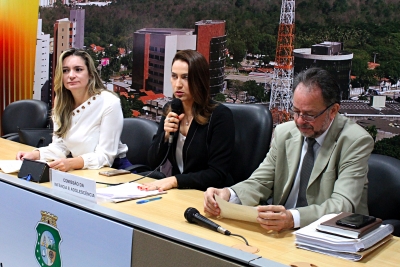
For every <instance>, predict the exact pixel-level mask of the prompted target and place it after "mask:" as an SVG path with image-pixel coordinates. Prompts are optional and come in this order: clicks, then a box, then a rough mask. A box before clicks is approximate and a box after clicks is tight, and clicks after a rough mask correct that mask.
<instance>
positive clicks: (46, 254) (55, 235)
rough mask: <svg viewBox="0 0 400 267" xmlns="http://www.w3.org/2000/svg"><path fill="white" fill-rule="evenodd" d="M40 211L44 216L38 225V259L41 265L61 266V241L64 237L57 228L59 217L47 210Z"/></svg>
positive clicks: (36, 250) (36, 254)
mask: <svg viewBox="0 0 400 267" xmlns="http://www.w3.org/2000/svg"><path fill="white" fill-rule="evenodd" d="M40 213H41V214H42V218H41V220H40V222H38V224H37V226H36V231H37V240H36V246H35V256H36V260H37V261H38V263H39V265H40V266H52V267H61V255H60V243H61V241H62V239H61V236H60V233H59V232H58V229H57V219H58V217H57V216H55V215H53V214H51V213H49V212H47V211H41V212H40Z"/></svg>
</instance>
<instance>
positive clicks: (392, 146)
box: [372, 135, 400, 159]
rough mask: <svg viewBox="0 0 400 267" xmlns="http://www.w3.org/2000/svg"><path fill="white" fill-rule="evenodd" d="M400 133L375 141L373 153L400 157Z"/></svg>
mask: <svg viewBox="0 0 400 267" xmlns="http://www.w3.org/2000/svg"><path fill="white" fill-rule="evenodd" d="M399 144H400V135H396V136H393V137H391V138H384V139H382V140H379V141H377V142H376V143H375V146H374V150H373V151H372V153H374V154H381V155H386V156H389V157H393V158H396V159H400V146H399Z"/></svg>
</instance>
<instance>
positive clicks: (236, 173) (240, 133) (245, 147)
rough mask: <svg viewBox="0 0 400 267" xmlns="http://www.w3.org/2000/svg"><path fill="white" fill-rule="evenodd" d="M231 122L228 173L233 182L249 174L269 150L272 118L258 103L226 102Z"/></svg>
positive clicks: (241, 179)
mask: <svg viewBox="0 0 400 267" xmlns="http://www.w3.org/2000/svg"><path fill="white" fill-rule="evenodd" d="M224 105H225V106H227V107H228V108H229V109H230V110H231V111H232V113H233V120H234V123H235V148H234V151H233V165H232V172H231V174H232V176H233V180H234V182H235V183H238V182H241V181H243V180H245V179H247V178H249V177H250V175H251V174H252V173H253V171H254V170H255V169H257V167H258V166H259V165H260V163H261V162H262V161H263V160H264V159H265V156H266V155H267V152H268V151H269V147H270V143H271V137H272V129H273V121H272V115H271V112H270V111H269V110H268V108H266V107H265V106H263V105H258V104H227V103H224Z"/></svg>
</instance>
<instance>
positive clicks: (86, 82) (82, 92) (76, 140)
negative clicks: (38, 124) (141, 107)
mask: <svg viewBox="0 0 400 267" xmlns="http://www.w3.org/2000/svg"><path fill="white" fill-rule="evenodd" d="M54 84H55V86H54V91H55V92H56V98H55V105H54V109H53V114H52V119H53V123H54V133H53V140H52V143H51V144H50V145H49V146H47V147H41V148H38V149H35V150H34V151H32V152H25V151H20V152H18V153H17V159H20V160H23V159H32V160H39V159H40V160H46V161H49V163H48V165H49V166H50V167H51V168H53V169H57V170H60V171H64V172H67V171H69V170H74V169H99V168H101V167H103V166H109V167H113V168H116V169H120V168H125V167H128V166H130V165H131V164H130V162H129V161H128V159H127V158H126V152H127V151H128V147H127V146H126V145H125V144H122V143H121V141H120V136H121V131H122V126H123V115H122V109H121V103H120V99H119V98H118V96H117V95H115V94H114V93H113V92H110V91H108V90H107V89H106V88H105V87H104V85H103V83H102V81H101V79H100V77H99V75H98V73H97V71H96V68H95V65H94V62H93V60H92V58H91V57H90V55H89V54H88V53H87V52H85V51H84V50H80V49H75V48H71V49H69V50H67V51H65V52H63V53H62V54H61V55H60V58H59V60H58V63H57V69H56V75H55V83H54ZM69 155H70V156H69ZM68 156H69V157H68ZM71 156H72V157H71Z"/></svg>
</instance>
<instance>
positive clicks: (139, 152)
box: [121, 118, 165, 179]
mask: <svg viewBox="0 0 400 267" xmlns="http://www.w3.org/2000/svg"><path fill="white" fill-rule="evenodd" d="M157 129H158V123H157V122H155V121H151V120H146V119H142V118H125V119H124V127H123V129H122V133H121V142H122V143H124V144H126V145H127V146H128V153H127V154H126V157H127V158H128V160H129V161H130V162H131V163H132V164H133V166H131V167H129V168H127V170H129V171H131V172H133V171H135V172H136V173H138V174H141V175H145V174H147V173H148V172H149V171H152V169H151V168H150V167H149V163H148V160H147V153H148V150H149V148H150V145H151V141H152V140H153V136H154V135H155V134H156V133H157ZM161 174H162V173H159V172H155V175H151V174H150V176H149V177H152V178H157V179H160V178H164V177H165V175H161ZM160 175H161V176H160Z"/></svg>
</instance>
